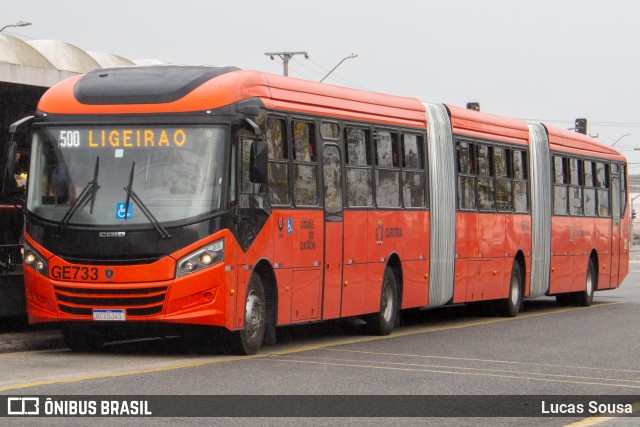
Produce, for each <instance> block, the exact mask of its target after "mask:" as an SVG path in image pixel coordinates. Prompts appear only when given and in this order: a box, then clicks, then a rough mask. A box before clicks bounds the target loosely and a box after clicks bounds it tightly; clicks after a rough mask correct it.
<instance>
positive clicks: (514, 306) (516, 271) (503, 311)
mask: <svg viewBox="0 0 640 427" xmlns="http://www.w3.org/2000/svg"><path fill="white" fill-rule="evenodd" d="M523 283H524V281H523V280H522V270H521V268H520V264H519V263H518V262H514V263H513V268H512V269H511V280H510V282H509V298H506V299H504V300H501V301H500V302H499V304H500V305H499V307H498V310H499V312H500V315H501V316H503V317H516V316H517V315H518V313H519V312H520V309H521V308H522V297H523V295H522V293H523V290H524V286H523Z"/></svg>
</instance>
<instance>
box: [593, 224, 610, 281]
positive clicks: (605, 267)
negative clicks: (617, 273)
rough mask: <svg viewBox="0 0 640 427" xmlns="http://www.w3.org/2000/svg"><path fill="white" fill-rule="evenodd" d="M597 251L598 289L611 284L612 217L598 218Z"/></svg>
mask: <svg viewBox="0 0 640 427" xmlns="http://www.w3.org/2000/svg"><path fill="white" fill-rule="evenodd" d="M595 222H596V232H595V235H596V238H597V243H596V251H597V252H598V261H599V263H600V265H599V266H598V289H608V288H609V287H610V286H611V285H610V284H611V219H610V218H603V219H596V221H595Z"/></svg>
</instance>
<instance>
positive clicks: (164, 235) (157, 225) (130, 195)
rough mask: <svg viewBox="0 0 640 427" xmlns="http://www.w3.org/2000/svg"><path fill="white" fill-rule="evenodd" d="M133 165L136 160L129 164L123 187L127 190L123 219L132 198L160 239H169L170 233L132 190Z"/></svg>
mask: <svg viewBox="0 0 640 427" xmlns="http://www.w3.org/2000/svg"><path fill="white" fill-rule="evenodd" d="M135 167H136V162H133V163H132V164H131V173H130V174H129V185H127V186H126V187H124V191H126V192H127V200H126V202H125V206H124V209H125V210H124V212H125V214H124V219H125V221H126V219H127V216H128V212H129V202H130V201H131V200H133V202H134V203H135V204H136V205H138V207H139V208H140V210H141V211H142V213H143V214H144V216H146V217H147V219H148V220H149V222H150V223H151V224H152V225H153V226H154V228H155V229H156V230H157V231H158V233H159V234H160V238H161V239H170V238H171V233H169V232H168V231H167V230H165V229H164V227H162V225H160V222H159V221H158V220H157V219H156V217H154V216H153V214H152V213H151V211H149V208H147V207H146V206H145V204H144V203H143V202H142V200H140V197H138V195H137V194H136V192H135V191H133V171H134V169H135Z"/></svg>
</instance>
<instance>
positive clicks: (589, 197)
mask: <svg viewBox="0 0 640 427" xmlns="http://www.w3.org/2000/svg"><path fill="white" fill-rule="evenodd" d="M595 166H596V165H595V163H594V162H592V161H589V160H585V161H584V162H583V169H584V191H583V195H584V214H585V215H586V216H596V212H597V211H596V189H595V187H596V181H595Z"/></svg>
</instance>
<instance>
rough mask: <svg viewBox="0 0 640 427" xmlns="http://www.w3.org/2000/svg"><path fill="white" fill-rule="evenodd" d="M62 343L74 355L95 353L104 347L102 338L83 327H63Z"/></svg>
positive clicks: (93, 331)
mask: <svg viewBox="0 0 640 427" xmlns="http://www.w3.org/2000/svg"><path fill="white" fill-rule="evenodd" d="M62 336H63V338H64V343H65V344H66V345H67V347H69V348H70V349H71V351H73V352H75V353H88V352H96V351H99V350H101V349H102V348H103V347H104V342H105V340H104V337H102V336H101V335H100V334H99V332H98V331H95V330H91V329H90V327H86V326H84V325H64V326H63V327H62Z"/></svg>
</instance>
